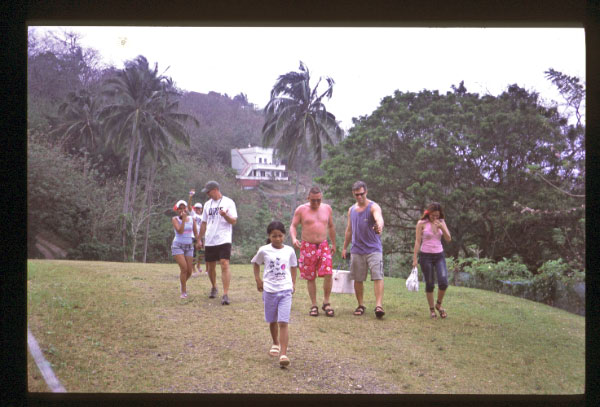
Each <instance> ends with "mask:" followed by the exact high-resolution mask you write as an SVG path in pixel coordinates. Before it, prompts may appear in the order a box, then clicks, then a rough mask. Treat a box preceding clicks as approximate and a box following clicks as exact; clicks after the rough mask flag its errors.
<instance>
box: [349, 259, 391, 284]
mask: <svg viewBox="0 0 600 407" xmlns="http://www.w3.org/2000/svg"><path fill="white" fill-rule="evenodd" d="M367 269H369V270H371V281H374V280H383V253H381V252H375V253H369V254H354V253H352V254H351V255H350V278H351V279H352V280H354V281H358V282H362V281H365V280H366V279H367Z"/></svg>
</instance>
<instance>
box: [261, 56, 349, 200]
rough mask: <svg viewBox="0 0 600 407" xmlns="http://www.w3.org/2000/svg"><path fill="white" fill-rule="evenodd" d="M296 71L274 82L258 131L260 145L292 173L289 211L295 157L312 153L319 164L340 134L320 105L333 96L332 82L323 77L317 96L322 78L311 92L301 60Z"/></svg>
mask: <svg viewBox="0 0 600 407" xmlns="http://www.w3.org/2000/svg"><path fill="white" fill-rule="evenodd" d="M299 70H300V72H294V71H292V72H288V73H286V74H283V75H281V76H279V78H278V79H277V81H276V82H275V85H274V86H273V89H272V90H271V98H270V100H269V103H267V105H266V106H265V109H264V113H265V124H264V126H263V129H262V134H263V145H264V146H265V147H273V148H274V149H275V151H276V152H277V154H278V156H279V157H281V158H284V159H285V160H286V162H287V165H288V168H290V169H295V170H296V193H295V196H294V205H293V208H295V206H296V199H297V195H298V172H299V171H300V168H298V166H297V162H298V157H299V156H301V155H302V154H303V153H308V154H312V155H313V157H314V159H315V160H316V162H317V163H321V160H322V157H323V149H324V146H325V145H332V144H334V143H335V142H337V141H338V140H339V139H341V137H342V135H343V131H342V129H341V128H340V126H339V125H338V123H337V122H336V120H335V116H334V115H333V114H332V113H331V112H328V111H327V108H326V107H325V104H324V102H323V99H324V98H327V99H330V98H331V96H332V95H333V85H334V83H335V82H334V81H333V79H331V78H330V77H326V78H325V82H326V83H327V86H326V88H325V90H323V91H321V92H320V93H319V84H320V83H321V81H322V78H319V80H318V81H317V84H316V85H315V86H314V87H313V88H312V89H311V84H310V72H309V70H308V68H307V67H306V65H304V63H302V61H300V67H299Z"/></svg>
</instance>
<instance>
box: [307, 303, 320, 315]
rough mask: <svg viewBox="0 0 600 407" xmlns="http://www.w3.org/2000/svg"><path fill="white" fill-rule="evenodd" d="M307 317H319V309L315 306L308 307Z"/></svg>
mask: <svg viewBox="0 0 600 407" xmlns="http://www.w3.org/2000/svg"><path fill="white" fill-rule="evenodd" d="M308 315H310V316H311V317H316V316H319V307H317V306H316V305H313V306H312V307H310V312H309V313H308Z"/></svg>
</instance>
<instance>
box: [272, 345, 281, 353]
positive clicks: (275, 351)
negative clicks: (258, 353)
mask: <svg viewBox="0 0 600 407" xmlns="http://www.w3.org/2000/svg"><path fill="white" fill-rule="evenodd" d="M280 349H281V348H280V347H279V345H273V346H271V349H270V350H269V355H271V356H279V350H280Z"/></svg>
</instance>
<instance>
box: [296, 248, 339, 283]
mask: <svg viewBox="0 0 600 407" xmlns="http://www.w3.org/2000/svg"><path fill="white" fill-rule="evenodd" d="M298 268H299V269H300V277H301V278H303V279H305V280H314V279H315V278H316V277H317V275H318V276H319V277H323V276H326V275H329V274H332V273H333V266H332V261H331V250H330V249H329V244H328V243H327V239H325V240H324V241H322V242H321V243H317V244H315V243H308V242H302V245H301V246H300V258H299V259H298Z"/></svg>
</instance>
